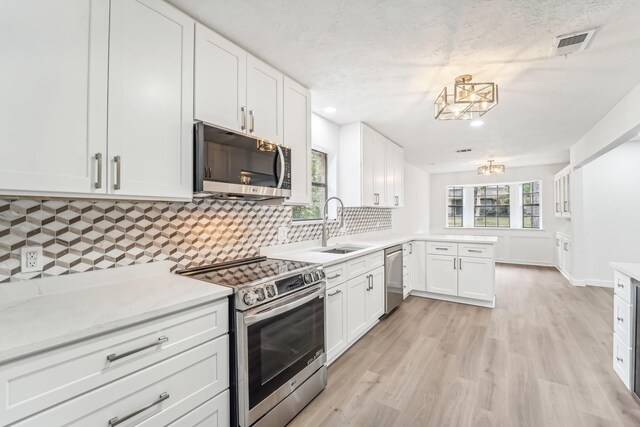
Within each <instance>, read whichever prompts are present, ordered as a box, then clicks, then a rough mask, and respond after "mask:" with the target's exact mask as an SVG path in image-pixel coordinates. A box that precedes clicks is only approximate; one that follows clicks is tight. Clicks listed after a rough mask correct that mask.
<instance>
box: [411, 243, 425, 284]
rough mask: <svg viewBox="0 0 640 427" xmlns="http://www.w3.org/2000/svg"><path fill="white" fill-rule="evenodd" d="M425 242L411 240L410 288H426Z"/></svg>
mask: <svg viewBox="0 0 640 427" xmlns="http://www.w3.org/2000/svg"><path fill="white" fill-rule="evenodd" d="M426 248H427V243H426V242H411V254H410V256H411V275H410V279H411V286H410V288H411V290H417V291H426V290H427V270H426V263H427V255H426Z"/></svg>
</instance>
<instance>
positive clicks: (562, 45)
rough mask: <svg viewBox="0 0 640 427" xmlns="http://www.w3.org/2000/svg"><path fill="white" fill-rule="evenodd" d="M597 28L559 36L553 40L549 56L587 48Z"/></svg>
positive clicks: (562, 54)
mask: <svg viewBox="0 0 640 427" xmlns="http://www.w3.org/2000/svg"><path fill="white" fill-rule="evenodd" d="M595 32H596V29H595V28H594V29H592V30H588V31H580V32H577V33H572V34H565V35H563V36H558V37H556V38H555V39H554V40H553V46H552V48H551V53H550V54H549V56H566V55H569V54H570V53H575V52H580V51H582V50H585V49H586V48H587V45H589V41H591V38H592V37H593V35H594V34H595Z"/></svg>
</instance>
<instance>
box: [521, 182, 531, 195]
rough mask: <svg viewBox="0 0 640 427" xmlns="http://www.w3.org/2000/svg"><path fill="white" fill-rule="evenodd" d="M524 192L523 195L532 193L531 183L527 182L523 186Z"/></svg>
mask: <svg viewBox="0 0 640 427" xmlns="http://www.w3.org/2000/svg"><path fill="white" fill-rule="evenodd" d="M522 192H523V193H531V183H530V182H525V183H524V184H522Z"/></svg>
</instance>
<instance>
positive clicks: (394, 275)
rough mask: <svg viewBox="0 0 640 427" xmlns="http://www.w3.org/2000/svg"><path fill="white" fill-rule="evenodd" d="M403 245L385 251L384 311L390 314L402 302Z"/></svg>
mask: <svg viewBox="0 0 640 427" xmlns="http://www.w3.org/2000/svg"><path fill="white" fill-rule="evenodd" d="M402 288H403V287H402V245H397V246H392V247H390V248H387V249H385V251H384V289H385V293H384V312H385V314H389V313H391V312H392V311H393V309H394V308H396V307H397V306H399V305H400V303H401V302H402Z"/></svg>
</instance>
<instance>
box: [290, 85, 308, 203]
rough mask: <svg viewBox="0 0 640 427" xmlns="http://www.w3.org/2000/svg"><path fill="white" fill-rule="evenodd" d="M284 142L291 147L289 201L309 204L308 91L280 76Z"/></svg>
mask: <svg viewBox="0 0 640 427" xmlns="http://www.w3.org/2000/svg"><path fill="white" fill-rule="evenodd" d="M284 145H286V146H287V147H289V148H291V198H289V200H288V201H287V202H288V203H289V204H296V205H305V204H309V203H311V93H310V92H309V89H307V88H305V87H304V86H302V85H300V84H299V83H297V82H295V81H293V80H291V79H290V78H288V77H286V76H285V78H284Z"/></svg>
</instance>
